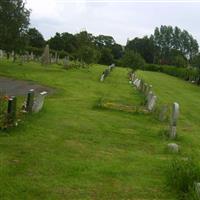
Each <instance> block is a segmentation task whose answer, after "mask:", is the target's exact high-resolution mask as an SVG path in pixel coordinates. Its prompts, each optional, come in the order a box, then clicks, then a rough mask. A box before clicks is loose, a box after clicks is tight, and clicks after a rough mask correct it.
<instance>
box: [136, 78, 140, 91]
mask: <svg viewBox="0 0 200 200" xmlns="http://www.w3.org/2000/svg"><path fill="white" fill-rule="evenodd" d="M140 84H141V80H140V79H138V80H137V82H136V87H137V89H139V88H140Z"/></svg>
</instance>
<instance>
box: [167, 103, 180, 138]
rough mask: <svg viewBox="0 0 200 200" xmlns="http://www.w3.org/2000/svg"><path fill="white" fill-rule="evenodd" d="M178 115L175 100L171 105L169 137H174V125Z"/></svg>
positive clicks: (177, 106) (177, 105)
mask: <svg viewBox="0 0 200 200" xmlns="http://www.w3.org/2000/svg"><path fill="white" fill-rule="evenodd" d="M178 117H179V104H178V103H176V102H175V103H173V106H172V116H171V126H170V135H169V136H170V138H171V139H174V138H176V125H177V120H178Z"/></svg>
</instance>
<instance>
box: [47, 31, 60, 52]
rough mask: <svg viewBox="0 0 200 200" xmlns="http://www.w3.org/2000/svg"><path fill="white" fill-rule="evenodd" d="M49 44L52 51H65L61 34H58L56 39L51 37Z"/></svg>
mask: <svg viewBox="0 0 200 200" xmlns="http://www.w3.org/2000/svg"><path fill="white" fill-rule="evenodd" d="M48 44H49V46H50V47H51V49H54V50H56V51H61V50H64V42H63V38H62V35H61V34H60V33H56V35H55V36H54V37H51V38H50V40H49V41H48Z"/></svg>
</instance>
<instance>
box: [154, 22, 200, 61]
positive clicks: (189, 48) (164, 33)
mask: <svg viewBox="0 0 200 200" xmlns="http://www.w3.org/2000/svg"><path fill="white" fill-rule="evenodd" d="M152 38H153V40H154V44H155V46H156V48H158V50H159V51H158V54H157V57H158V58H159V60H160V63H165V64H170V60H168V58H169V56H170V54H171V51H172V50H176V51H179V52H180V53H181V54H182V55H183V56H184V57H185V58H187V59H188V60H192V59H193V57H194V56H195V55H196V54H197V53H198V49H199V46H198V43H197V41H196V40H195V39H194V38H193V36H192V35H191V34H189V33H188V32H187V31H186V30H181V29H180V28H178V27H175V28H173V27H172V26H161V27H160V28H158V27H156V29H155V31H154V35H152Z"/></svg>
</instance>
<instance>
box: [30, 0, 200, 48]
mask: <svg viewBox="0 0 200 200" xmlns="http://www.w3.org/2000/svg"><path fill="white" fill-rule="evenodd" d="M156 1H159V0H154V1H151V2H150V0H145V1H142V2H141V1H136V0H124V1H123V0H121V1H120V0H109V1H106V0H93V1H92V0H27V7H28V8H30V9H32V13H31V26H33V27H36V28H37V29H38V30H39V31H40V32H41V33H42V34H43V35H44V37H45V39H49V38H50V37H51V36H53V35H54V34H55V33H56V32H60V33H62V32H69V33H77V32H80V31H81V30H87V31H88V32H90V33H92V34H94V35H99V34H103V35H111V36H113V37H114V39H115V40H116V42H118V43H120V44H123V45H125V44H126V41H127V39H128V38H129V39H133V38H134V37H142V36H144V35H150V34H152V33H153V31H154V28H155V27H156V26H160V25H172V26H178V27H180V28H181V29H186V30H187V31H188V32H190V33H191V34H192V35H193V36H194V38H196V39H197V40H198V42H199V43H200V24H199V20H200V0H199V3H198V0H194V1H192V2H191V1H188V2H190V3H187V2H184V3H183V1H182V2H179V0H176V2H175V1H173V2H170V1H166V0H165V1H164V0H160V1H159V2H156Z"/></svg>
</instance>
